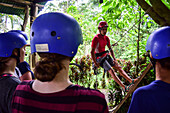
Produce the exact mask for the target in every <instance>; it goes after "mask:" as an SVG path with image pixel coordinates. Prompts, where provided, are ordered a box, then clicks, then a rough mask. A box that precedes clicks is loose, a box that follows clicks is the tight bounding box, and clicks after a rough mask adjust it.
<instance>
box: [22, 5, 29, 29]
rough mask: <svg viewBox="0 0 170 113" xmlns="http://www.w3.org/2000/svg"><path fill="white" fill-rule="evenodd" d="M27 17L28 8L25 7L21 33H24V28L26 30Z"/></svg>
mask: <svg viewBox="0 0 170 113" xmlns="http://www.w3.org/2000/svg"><path fill="white" fill-rule="evenodd" d="M28 17H29V6H28V5H26V7H25V16H24V22H23V25H22V31H25V28H26V25H27V22H28Z"/></svg>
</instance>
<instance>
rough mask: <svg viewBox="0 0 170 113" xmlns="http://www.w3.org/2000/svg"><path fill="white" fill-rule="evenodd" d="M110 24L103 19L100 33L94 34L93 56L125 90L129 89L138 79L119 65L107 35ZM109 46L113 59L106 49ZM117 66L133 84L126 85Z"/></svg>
mask: <svg viewBox="0 0 170 113" xmlns="http://www.w3.org/2000/svg"><path fill="white" fill-rule="evenodd" d="M107 28H108V24H107V22H105V21H101V22H100V23H99V26H98V30H99V34H97V35H96V36H94V38H93V40H92V44H91V47H92V49H91V56H92V60H93V62H94V65H95V66H96V67H99V66H102V67H103V68H104V69H105V71H108V72H109V73H110V74H111V76H112V77H113V79H114V80H115V81H116V82H117V83H118V84H119V85H120V86H121V87H122V88H123V90H124V91H125V92H127V91H128V90H129V88H130V87H131V86H132V84H134V82H136V80H137V79H131V78H130V77H129V76H128V75H127V74H126V72H125V71H124V70H123V69H122V68H121V66H119V64H118V63H117V61H116V58H115V56H114V52H113V50H112V48H111V45H110V40H109V37H108V36H106V33H107ZM106 46H107V47H108V48H109V51H110V54H111V56H112V57H113V59H112V58H111V57H110V55H108V53H107V51H105V47H106ZM112 67H113V68H115V69H117V70H118V71H119V73H120V75H121V76H123V77H124V78H125V79H126V80H128V81H129V82H130V83H131V84H130V85H129V86H125V85H124V84H123V83H122V82H121V80H120V79H119V78H118V77H117V75H116V74H115V72H114V70H113V69H112Z"/></svg>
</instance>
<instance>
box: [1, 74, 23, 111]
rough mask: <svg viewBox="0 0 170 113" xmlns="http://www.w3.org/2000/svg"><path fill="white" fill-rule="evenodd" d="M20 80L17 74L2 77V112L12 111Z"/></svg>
mask: <svg viewBox="0 0 170 113" xmlns="http://www.w3.org/2000/svg"><path fill="white" fill-rule="evenodd" d="M19 83H20V80H19V79H18V78H17V77H15V76H3V77H1V78H0V113H11V100H12V95H13V93H14V91H15V88H16V87H17V85H18V84H19Z"/></svg>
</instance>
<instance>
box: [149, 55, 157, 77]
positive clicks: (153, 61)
mask: <svg viewBox="0 0 170 113" xmlns="http://www.w3.org/2000/svg"><path fill="white" fill-rule="evenodd" d="M149 59H150V61H151V63H152V65H153V72H154V74H155V75H156V71H155V64H156V59H154V58H151V57H150V55H149Z"/></svg>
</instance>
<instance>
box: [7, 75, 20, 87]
mask: <svg viewBox="0 0 170 113" xmlns="http://www.w3.org/2000/svg"><path fill="white" fill-rule="evenodd" d="M4 80H5V81H6V82H8V84H9V83H10V84H11V85H12V84H16V85H18V84H19V83H21V81H20V80H19V78H17V77H15V76H10V77H5V78H4Z"/></svg>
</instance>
